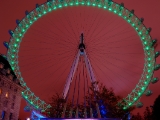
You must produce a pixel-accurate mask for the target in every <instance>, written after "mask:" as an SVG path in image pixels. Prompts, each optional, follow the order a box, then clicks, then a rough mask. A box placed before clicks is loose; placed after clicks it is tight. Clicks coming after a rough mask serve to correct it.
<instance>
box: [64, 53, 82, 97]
mask: <svg viewBox="0 0 160 120" xmlns="http://www.w3.org/2000/svg"><path fill="white" fill-rule="evenodd" d="M79 56H80V51H78V53H77V56H76V58H75V60H74V62H73V64H72V67H71V71H70V73H69V75H68V78H67V80H66V84H65V87H64V90H63V94H62V95H63V98H64V99H65V98H66V96H67V94H68V91H69V87H70V84H71V82H72V79H73V77H74V74H75V71H76V69H77V65H78V61H79Z"/></svg>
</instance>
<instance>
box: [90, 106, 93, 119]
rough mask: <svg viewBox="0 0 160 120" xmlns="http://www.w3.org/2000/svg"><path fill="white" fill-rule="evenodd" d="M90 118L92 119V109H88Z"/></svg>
mask: <svg viewBox="0 0 160 120" xmlns="http://www.w3.org/2000/svg"><path fill="white" fill-rule="evenodd" d="M90 118H93V112H92V108H90Z"/></svg>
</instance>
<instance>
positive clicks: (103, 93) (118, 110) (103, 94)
mask: <svg viewBox="0 0 160 120" xmlns="http://www.w3.org/2000/svg"><path fill="white" fill-rule="evenodd" d="M97 84H99V83H98V82H95V83H93V84H92V85H91V87H90V90H91V93H90V94H89V95H88V96H87V98H88V99H87V100H88V102H90V101H89V100H90V99H92V101H91V103H92V105H93V108H96V106H95V105H96V104H95V102H98V104H99V105H100V101H102V102H103V106H104V107H105V110H106V111H107V112H106V117H107V118H123V117H124V115H125V114H126V113H128V112H131V111H132V110H133V109H134V107H131V108H129V109H127V110H123V108H122V107H120V106H118V104H117V103H118V102H119V101H120V100H121V99H122V97H120V96H118V95H115V93H114V91H113V89H112V88H110V89H108V88H106V86H104V85H103V84H100V85H99V90H98V91H95V89H94V88H95V87H94V86H95V85H97ZM89 97H90V98H89ZM101 116H102V115H101ZM102 117H103V116H102ZM104 117H105V115H104Z"/></svg>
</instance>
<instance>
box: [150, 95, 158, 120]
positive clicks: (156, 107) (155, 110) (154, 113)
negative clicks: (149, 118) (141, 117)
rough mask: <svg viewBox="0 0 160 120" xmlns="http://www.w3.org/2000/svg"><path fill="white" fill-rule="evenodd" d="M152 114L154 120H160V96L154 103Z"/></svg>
mask: <svg viewBox="0 0 160 120" xmlns="http://www.w3.org/2000/svg"><path fill="white" fill-rule="evenodd" d="M152 114H153V119H154V120H160V95H159V96H158V97H157V98H156V100H155V101H154V104H153V111H152Z"/></svg>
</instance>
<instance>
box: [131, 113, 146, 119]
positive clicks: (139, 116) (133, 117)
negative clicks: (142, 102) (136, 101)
mask: <svg viewBox="0 0 160 120" xmlns="http://www.w3.org/2000/svg"><path fill="white" fill-rule="evenodd" d="M131 120H144V119H143V117H142V116H141V115H140V114H139V113H137V114H136V115H132V118H131Z"/></svg>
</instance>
